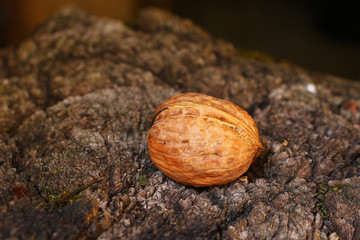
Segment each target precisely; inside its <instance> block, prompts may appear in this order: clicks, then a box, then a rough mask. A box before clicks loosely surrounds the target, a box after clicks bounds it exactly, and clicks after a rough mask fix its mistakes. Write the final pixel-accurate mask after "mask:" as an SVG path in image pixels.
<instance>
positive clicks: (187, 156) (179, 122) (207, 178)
mask: <svg viewBox="0 0 360 240" xmlns="http://www.w3.org/2000/svg"><path fill="white" fill-rule="evenodd" d="M262 148H263V147H262V145H261V143H260V140H259V133H258V129H257V127H256V124H255V122H254V120H253V119H252V118H251V116H250V115H249V114H248V113H247V112H246V111H245V110H243V109H242V108H240V107H238V106H237V105H235V104H233V103H232V102H229V101H226V100H222V99H217V98H214V97H211V96H207V95H203V94H198V93H184V94H180V95H176V96H174V97H172V98H170V99H168V100H167V101H165V102H164V103H163V104H161V105H160V106H159V107H158V108H157V109H156V110H155V113H154V115H153V124H152V126H151V128H150V130H149V133H148V149H149V153H150V157H151V160H152V161H153V162H154V164H155V165H156V166H157V167H158V168H159V169H160V171H161V172H163V173H164V174H165V175H166V176H168V177H169V178H171V179H173V180H175V181H177V182H179V183H182V184H186V185H191V186H196V187H202V186H212V185H221V184H225V183H228V182H231V181H234V180H235V179H237V178H238V177H240V176H241V175H242V174H244V173H245V172H246V171H247V170H248V168H249V166H250V164H251V163H252V162H253V160H254V159H255V158H256V157H257V156H258V155H259V153H260V152H261V149H262Z"/></svg>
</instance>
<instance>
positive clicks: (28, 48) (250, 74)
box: [0, 7, 360, 239]
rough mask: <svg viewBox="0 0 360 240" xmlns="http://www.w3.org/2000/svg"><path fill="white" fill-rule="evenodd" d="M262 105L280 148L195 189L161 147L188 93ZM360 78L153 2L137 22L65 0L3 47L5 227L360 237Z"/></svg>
mask: <svg viewBox="0 0 360 240" xmlns="http://www.w3.org/2000/svg"><path fill="white" fill-rule="evenodd" d="M189 91H193V92H199V93H204V94H208V95H212V96H214V97H218V98H222V99H227V100H230V101H232V102H234V103H235V104H237V105H239V106H241V107H242V108H244V109H246V110H247V111H248V112H249V113H250V114H251V115H252V116H253V118H254V120H255V122H256V123H257V125H258V128H259V132H260V135H261V141H262V143H263V145H264V147H265V149H266V151H265V152H264V153H263V155H262V156H260V157H259V158H258V159H257V160H256V162H255V163H253V165H252V166H251V167H250V169H249V171H248V172H247V173H246V174H245V175H244V176H243V177H241V178H240V179H238V180H236V181H234V182H232V183H229V184H226V185H222V186H215V187H206V188H195V187H189V186H185V185H181V184H178V183H176V182H174V181H172V180H171V179H169V178H167V177H165V176H164V175H163V174H162V173H161V172H160V171H159V170H158V169H157V168H156V167H155V166H154V164H153V163H152V162H151V160H150V157H149V154H148V151H147V131H148V129H149V127H150V125H151V121H152V114H153V112H154V110H155V108H156V107H157V106H158V105H159V104H160V103H162V102H163V101H165V100H166V99H168V98H170V97H171V96H173V95H175V94H177V93H180V92H189ZM359 108H360V84H359V83H358V82H351V81H348V80H345V79H341V78H338V77H335V76H330V75H327V74H320V73H314V72H309V71H307V70H304V69H301V68H300V67H298V66H295V65H292V64H289V63H282V62H277V61H274V60H270V59H268V58H261V57H260V58H259V57H258V58H256V59H255V58H249V57H248V56H243V55H242V54H241V52H240V51H238V50H237V49H236V48H235V47H234V46H233V45H231V44H230V43H228V42H225V41H222V40H219V39H216V38H214V37H212V36H211V35H210V34H208V33H207V32H205V31H204V30H202V29H201V28H200V27H198V26H196V25H195V24H194V23H192V22H191V21H190V20H188V19H182V18H179V17H177V16H175V15H173V14H172V13H169V12H167V11H164V10H159V9H153V8H148V9H144V10H142V11H141V12H139V15H138V17H137V18H136V19H135V21H134V22H133V23H132V24H131V25H130V26H127V25H125V24H124V23H122V22H120V21H115V20H111V19H104V18H97V17H96V16H93V15H91V14H89V13H86V12H84V11H82V10H80V9H77V8H75V7H68V8H65V9H62V10H61V11H59V12H58V13H56V14H55V15H54V16H53V17H51V18H50V19H49V20H48V21H46V22H45V23H44V24H42V25H41V26H40V27H38V29H36V31H35V32H34V33H33V34H32V35H31V36H29V37H28V38H27V39H24V40H23V41H22V42H20V43H19V44H18V45H16V46H12V47H9V48H7V49H3V50H1V51H0V116H1V117H0V191H1V193H0V238H1V239H94V238H98V239H339V238H340V239H359V238H360V177H359V176H360V169H359V166H360V134H359V132H360V121H359V119H360V113H359Z"/></svg>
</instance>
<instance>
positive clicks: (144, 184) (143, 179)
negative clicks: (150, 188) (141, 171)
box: [139, 175, 147, 187]
mask: <svg viewBox="0 0 360 240" xmlns="http://www.w3.org/2000/svg"><path fill="white" fill-rule="evenodd" d="M139 183H140V186H142V187H145V186H146V184H147V179H146V178H145V177H143V176H142V175H139Z"/></svg>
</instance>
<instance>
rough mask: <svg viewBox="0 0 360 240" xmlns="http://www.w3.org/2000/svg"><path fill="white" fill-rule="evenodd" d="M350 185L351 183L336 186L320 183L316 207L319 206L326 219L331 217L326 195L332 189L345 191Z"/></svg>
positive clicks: (316, 196)
mask: <svg viewBox="0 0 360 240" xmlns="http://www.w3.org/2000/svg"><path fill="white" fill-rule="evenodd" d="M348 186H349V184H339V185H336V186H329V185H327V184H325V183H320V184H319V185H318V191H317V194H316V195H315V198H316V201H317V203H316V207H318V209H319V211H320V212H321V215H322V217H323V218H324V219H327V218H329V211H328V210H329V209H328V208H327V207H326V203H325V200H326V197H327V194H328V193H329V192H331V191H339V190H340V191H343V190H344V189H346V188H347V187H348Z"/></svg>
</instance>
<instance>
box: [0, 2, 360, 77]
mask: <svg viewBox="0 0 360 240" xmlns="http://www.w3.org/2000/svg"><path fill="white" fill-rule="evenodd" d="M359 2H360V1H325V0H319V1H310V0H305V1H300V0H292V1H285V0H273V1H268V0H243V1H241V0H225V1H224V0H223V1H220V0H216V1H215V0H197V1H190V0H102V1H98V0H61V1H60V0H13V1H10V0H0V36H1V38H0V47H1V48H3V47H6V46H9V45H14V44H16V43H18V42H19V41H20V40H21V39H23V38H24V37H26V35H27V34H29V33H30V32H31V31H32V30H33V29H34V28H35V27H36V26H37V25H38V24H39V23H41V22H42V21H44V20H45V19H46V18H48V17H49V16H50V15H51V14H52V13H53V12H55V11H56V10H57V9H59V8H61V7H62V6H64V5H67V4H71V3H72V4H76V5H78V6H80V7H81V8H84V9H86V10H88V11H91V12H93V13H95V14H96V15H99V16H107V17H111V18H117V19H120V20H123V21H131V19H133V18H134V16H135V14H136V12H137V10H138V9H139V8H142V7H146V6H157V7H162V8H166V9H169V10H170V11H172V12H174V13H175V14H177V15H179V16H181V17H186V18H190V19H191V20H193V21H194V22H195V23H197V24H199V25H200V26H201V27H203V28H204V29H205V30H207V31H209V32H210V33H211V34H213V35H214V36H216V37H220V38H223V39H226V40H228V41H230V42H232V43H233V44H234V45H235V46H236V47H238V48H239V49H242V50H247V51H255V53H256V51H258V52H261V53H263V54H265V55H269V56H270V57H272V58H273V59H275V60H288V61H290V62H292V63H295V64H298V65H300V66H303V67H305V68H308V69H310V70H314V71H321V72H328V73H331V74H334V75H338V76H342V77H345V78H349V79H354V80H360V60H359V58H360V3H359Z"/></svg>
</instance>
